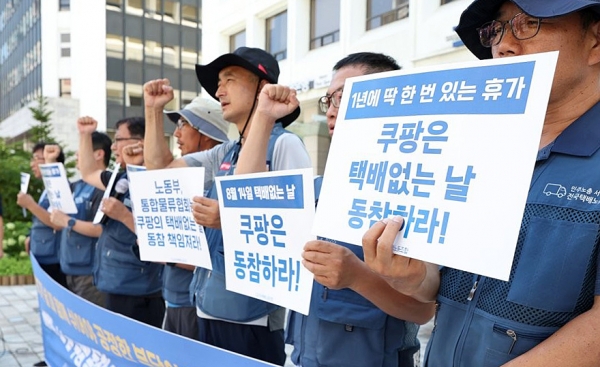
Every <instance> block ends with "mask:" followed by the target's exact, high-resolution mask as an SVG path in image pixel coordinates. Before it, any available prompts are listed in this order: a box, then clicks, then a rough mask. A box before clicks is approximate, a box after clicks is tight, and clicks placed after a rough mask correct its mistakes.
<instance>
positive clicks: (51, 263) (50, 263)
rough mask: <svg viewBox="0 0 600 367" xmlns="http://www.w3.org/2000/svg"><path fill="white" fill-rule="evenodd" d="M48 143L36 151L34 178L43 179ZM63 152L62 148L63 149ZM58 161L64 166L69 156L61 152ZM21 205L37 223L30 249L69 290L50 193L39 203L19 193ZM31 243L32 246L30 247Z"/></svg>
mask: <svg viewBox="0 0 600 367" xmlns="http://www.w3.org/2000/svg"><path fill="white" fill-rule="evenodd" d="M45 147H46V143H43V142H40V143H37V144H36V145H35V146H34V147H33V149H32V152H33V154H32V157H31V163H30V167H31V170H32V171H33V175H34V177H35V178H37V179H41V178H42V172H41V171H40V167H39V165H40V164H44V163H45V159H44V148H45ZM59 149H60V148H59ZM56 162H59V163H64V162H65V155H64V154H63V152H62V149H60V153H59V154H58V155H57V157H56ZM17 204H18V205H19V206H20V207H22V208H25V209H27V210H29V211H30V212H31V214H33V223H32V225H31V233H30V235H29V237H28V238H27V239H26V240H25V243H26V246H25V247H26V250H28V251H30V252H31V253H32V254H33V255H34V256H35V257H36V259H37V260H38V262H39V263H40V266H41V267H42V269H44V271H45V272H46V273H48V275H50V277H52V279H54V280H56V281H57V282H58V283H60V284H61V285H62V286H63V287H65V288H66V287H67V279H66V277H65V274H64V273H63V272H62V270H61V269H60V263H59V259H58V254H59V247H60V232H59V231H60V229H61V228H60V227H58V226H55V225H54V224H53V223H52V221H51V220H50V213H49V212H48V208H50V201H49V198H48V193H47V191H46V190H44V191H43V192H42V195H41V196H40V200H39V201H38V202H37V203H36V202H35V200H33V197H31V195H29V194H26V193H23V192H19V193H18V194H17ZM27 244H29V247H28V246H27Z"/></svg>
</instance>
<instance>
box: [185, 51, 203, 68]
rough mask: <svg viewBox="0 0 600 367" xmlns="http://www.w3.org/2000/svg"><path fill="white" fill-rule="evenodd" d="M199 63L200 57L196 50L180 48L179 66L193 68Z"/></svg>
mask: <svg viewBox="0 0 600 367" xmlns="http://www.w3.org/2000/svg"><path fill="white" fill-rule="evenodd" d="M199 63H200V57H199V55H198V52H196V50H194V49H191V48H186V47H183V48H182V49H181V68H183V69H192V70H193V69H194V68H195V67H196V64H199Z"/></svg>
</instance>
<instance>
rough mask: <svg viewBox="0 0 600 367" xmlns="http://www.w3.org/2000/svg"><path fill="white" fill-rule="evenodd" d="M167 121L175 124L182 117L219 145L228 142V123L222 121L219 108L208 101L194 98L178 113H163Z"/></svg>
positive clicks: (213, 102) (216, 104)
mask: <svg viewBox="0 0 600 367" xmlns="http://www.w3.org/2000/svg"><path fill="white" fill-rule="evenodd" d="M163 112H164V113H165V114H166V115H167V117H168V118H169V120H171V121H173V122H174V123H177V121H178V120H179V118H180V117H181V116H183V117H184V118H185V119H186V120H187V121H188V122H189V123H190V125H192V127H193V128H194V129H196V130H198V131H199V132H200V133H201V134H203V135H206V136H208V137H209V138H212V139H213V140H216V141H219V142H221V143H223V142H226V141H227V140H229V139H228V138H227V131H228V130H229V123H228V122H227V121H225V120H223V113H222V112H221V106H220V105H219V104H218V103H217V102H215V101H213V100H210V99H206V98H202V97H196V98H194V99H193V100H192V101H191V102H190V103H189V104H188V105H186V106H185V107H184V108H182V109H181V110H179V111H163Z"/></svg>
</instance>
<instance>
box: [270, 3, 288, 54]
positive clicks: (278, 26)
mask: <svg viewBox="0 0 600 367" xmlns="http://www.w3.org/2000/svg"><path fill="white" fill-rule="evenodd" d="M266 38H267V52H269V53H270V54H271V55H273V56H274V57H275V59H276V60H277V61H279V60H284V59H286V58H287V11H284V12H283V13H279V14H277V15H275V16H272V17H271V18H267V37H266Z"/></svg>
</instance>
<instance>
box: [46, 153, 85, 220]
mask: <svg viewBox="0 0 600 367" xmlns="http://www.w3.org/2000/svg"><path fill="white" fill-rule="evenodd" d="M39 167H40V171H41V173H42V180H43V181H44V187H45V189H46V193H47V195H48V200H49V201H50V207H49V208H48V210H49V211H50V210H54V209H57V210H60V211H62V212H63V213H67V214H77V206H75V200H73V193H72V192H71V186H70V184H69V180H68V179H67V172H66V171H65V166H64V165H63V164H62V163H46V164H40V165H39Z"/></svg>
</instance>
